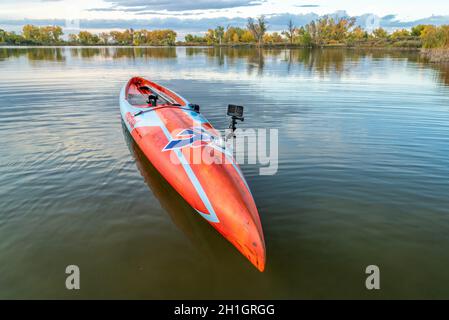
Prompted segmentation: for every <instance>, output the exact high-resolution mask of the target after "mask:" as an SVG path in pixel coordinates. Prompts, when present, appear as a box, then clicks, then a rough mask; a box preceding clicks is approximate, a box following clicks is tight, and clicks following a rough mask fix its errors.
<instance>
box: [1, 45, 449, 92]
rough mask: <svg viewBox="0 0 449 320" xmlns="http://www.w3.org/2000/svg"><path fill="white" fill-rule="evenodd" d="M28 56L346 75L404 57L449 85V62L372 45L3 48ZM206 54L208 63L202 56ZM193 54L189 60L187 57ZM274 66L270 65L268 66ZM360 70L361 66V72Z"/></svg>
mask: <svg viewBox="0 0 449 320" xmlns="http://www.w3.org/2000/svg"><path fill="white" fill-rule="evenodd" d="M21 56H26V57H27V59H28V60H29V61H57V62H63V63H65V62H66V59H67V57H71V58H76V59H81V60H87V59H113V60H114V59H130V60H143V61H146V60H148V61H151V60H156V61H157V60H159V59H163V60H167V59H173V60H176V61H177V62H178V63H182V64H190V62H191V61H193V60H195V62H196V63H195V64H194V67H196V68H200V69H202V68H205V67H213V66H216V67H218V68H220V69H225V70H226V69H230V68H236V69H239V72H240V71H241V70H242V69H243V70H246V72H247V74H248V75H253V74H256V75H260V76H261V75H264V74H266V73H268V72H269V73H272V72H276V73H278V74H282V75H285V74H287V75H288V74H305V75H318V76H320V77H329V76H331V77H332V78H340V77H342V76H350V75H351V74H353V73H354V70H355V69H356V68H363V69H364V72H365V73H369V72H371V71H372V70H371V69H372V64H369V63H367V62H370V63H373V62H375V61H388V60H391V61H404V62H406V63H412V64H414V65H416V66H418V67H419V68H423V69H431V70H435V71H436V78H437V79H438V81H439V82H440V83H442V84H444V85H449V75H448V69H449V66H448V65H447V64H432V63H428V62H427V61H426V60H425V59H422V58H421V57H420V55H419V53H418V52H414V51H400V50H381V49H380V50H370V49H256V48H251V47H238V48H235V47H234V48H233V47H230V48H211V47H179V48H175V47H168V48H166V47H134V48H133V47H65V48H47V47H44V48H13V47H3V48H0V60H7V59H13V58H19V57H21ZM204 58H206V62H205V63H201V59H204ZM185 59H187V61H185ZM267 66H268V70H267ZM358 72H360V70H359V71H358Z"/></svg>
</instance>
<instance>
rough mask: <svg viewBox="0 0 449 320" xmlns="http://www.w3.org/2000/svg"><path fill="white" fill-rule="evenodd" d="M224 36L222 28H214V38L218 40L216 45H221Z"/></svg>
mask: <svg viewBox="0 0 449 320" xmlns="http://www.w3.org/2000/svg"><path fill="white" fill-rule="evenodd" d="M223 36H224V27H222V26H218V27H216V28H215V38H216V39H218V44H219V45H221V42H222V41H223Z"/></svg>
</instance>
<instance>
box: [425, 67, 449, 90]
mask: <svg viewBox="0 0 449 320" xmlns="http://www.w3.org/2000/svg"><path fill="white" fill-rule="evenodd" d="M425 64H426V66H428V65H429V64H428V63H427V62H426V63H425ZM431 65H432V69H435V70H436V71H437V73H436V76H437V79H436V80H437V81H439V82H440V83H441V84H444V85H446V86H449V63H438V64H431Z"/></svg>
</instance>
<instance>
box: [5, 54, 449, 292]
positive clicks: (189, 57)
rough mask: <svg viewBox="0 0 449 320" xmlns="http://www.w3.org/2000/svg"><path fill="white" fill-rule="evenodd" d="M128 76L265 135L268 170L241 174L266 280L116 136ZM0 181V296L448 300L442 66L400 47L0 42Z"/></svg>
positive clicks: (223, 122)
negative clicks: (259, 232) (373, 281)
mask: <svg viewBox="0 0 449 320" xmlns="http://www.w3.org/2000/svg"><path fill="white" fill-rule="evenodd" d="M134 75H142V76H145V77H147V78H150V79H153V80H155V81H157V82H160V83H161V84H163V85H166V86H168V87H170V88H172V89H173V90H175V91H176V92H178V93H179V94H181V95H183V96H185V97H186V98H187V99H188V100H190V101H191V102H193V103H198V104H200V105H201V110H202V113H203V114H204V115H205V116H206V117H207V118H208V119H209V120H210V121H211V122H212V124H213V125H214V126H215V127H216V128H224V127H226V126H227V123H228V122H227V121H228V120H227V119H226V117H225V116H224V115H225V112H226V106H227V104H228V103H236V104H242V105H245V106H246V109H245V122H244V123H242V124H241V125H240V128H276V129H278V130H279V171H278V173H277V174H276V175H274V176H260V175H258V172H259V166H258V165H243V166H242V169H243V171H244V173H245V176H246V178H247V180H248V183H249V185H250V187H251V189H252V192H253V195H254V198H255V200H256V203H257V205H258V208H259V212H260V217H261V220H262V224H263V228H264V232H265V241H266V246H267V266H266V272H264V273H259V272H258V271H257V270H256V269H255V268H254V267H253V266H252V265H251V264H250V263H249V262H247V260H246V259H245V258H243V257H242V256H241V255H240V254H239V253H238V252H237V250H236V249H234V248H233V247H232V246H231V245H230V244H228V243H227V242H226V241H225V240H224V239H223V238H222V237H221V236H219V235H218V234H217V233H216V232H215V231H214V230H213V229H212V228H211V227H210V226H209V225H208V224H207V223H206V222H205V221H203V220H202V218H201V217H199V216H198V215H197V214H196V213H195V211H194V210H193V209H191V208H190V207H189V206H188V205H187V204H186V202H185V201H184V200H183V199H182V198H181V197H180V196H179V195H178V194H177V193H176V192H175V191H174V190H173V189H172V188H171V187H170V186H169V185H168V184H167V183H166V182H165V181H164V179H163V178H161V176H160V175H159V174H158V173H157V172H156V171H155V169H154V168H153V167H152V166H151V164H149V163H148V161H147V160H146V159H145V158H143V157H142V154H141V152H140V151H139V150H138V149H137V148H136V146H135V145H134V144H133V142H132V141H131V140H130V137H129V135H128V134H127V133H126V132H125V131H124V130H123V128H122V124H121V120H120V114H119V104H118V95H119V90H120V88H121V87H122V85H123V84H124V83H125V82H126V81H127V80H128V79H129V78H130V77H132V76H134ZM0 181H1V183H0V298H144V299H147V298H148V299H152V298H153V299H154V298H157V299H164V298H191V299H194V298H209V299H212V298H417V297H422V298H449V286H448V285H449V271H448V270H449V67H447V66H441V65H440V66H438V65H431V64H427V63H426V62H425V61H422V60H421V59H420V58H419V55H418V54H417V53H402V52H388V51H387V52H385V51H372V52H369V51H351V50H339V49H338V50H337V49H335V50H334V49H328V50H322V51H309V50H264V51H261V52H258V51H257V50H254V49H221V50H220V49H211V48H170V49H166V48H139V49H133V48H57V49H56V48H39V49H31V48H28V49H27V48H0ZM69 264H75V265H78V266H79V267H80V269H81V290H79V291H68V290H66V289H65V278H66V274H65V268H66V266H67V265H69ZM371 264H375V265H378V266H379V267H380V270H381V290H380V291H376V292H372V291H368V290H366V289H365V278H366V275H365V268H366V267H367V266H368V265H371Z"/></svg>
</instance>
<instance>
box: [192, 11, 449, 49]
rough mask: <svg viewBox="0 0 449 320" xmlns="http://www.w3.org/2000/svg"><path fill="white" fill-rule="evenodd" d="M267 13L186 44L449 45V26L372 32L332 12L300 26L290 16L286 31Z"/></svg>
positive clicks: (220, 27)
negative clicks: (271, 25)
mask: <svg viewBox="0 0 449 320" xmlns="http://www.w3.org/2000/svg"><path fill="white" fill-rule="evenodd" d="M267 29H268V26H267V23H266V21H265V19H264V17H263V16H262V17H259V18H258V19H256V20H254V19H252V18H250V19H248V23H247V25H246V28H240V27H233V26H228V27H227V28H226V30H225V29H224V28H223V27H222V26H219V27H217V28H215V29H209V30H208V31H207V32H206V34H205V35H204V36H197V35H191V34H188V35H187V36H186V37H185V43H186V44H207V45H221V44H229V45H238V44H257V45H263V44H266V45H277V44H279V45H292V46H293V45H297V46H303V47H323V46H378V47H382V46H394V47H409V48H420V47H424V48H449V26H448V25H443V26H440V27H437V26H434V25H417V26H415V27H413V28H411V30H407V29H399V30H395V31H393V32H391V33H389V32H388V31H387V30H385V29H383V28H377V29H375V30H373V31H371V32H369V31H367V30H365V29H363V28H362V27H361V26H358V25H356V19H355V18H332V17H329V16H325V17H322V18H320V19H318V20H314V21H312V22H310V23H309V24H307V25H305V26H300V27H297V26H295V25H294V23H293V21H292V20H290V21H288V23H287V24H286V28H285V30H284V31H282V32H280V33H279V32H271V33H268V32H267Z"/></svg>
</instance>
